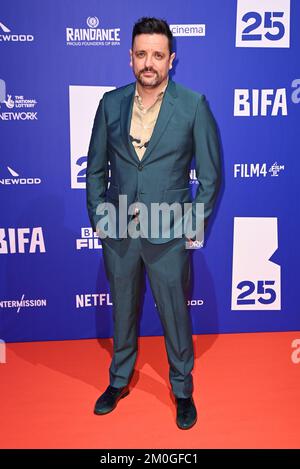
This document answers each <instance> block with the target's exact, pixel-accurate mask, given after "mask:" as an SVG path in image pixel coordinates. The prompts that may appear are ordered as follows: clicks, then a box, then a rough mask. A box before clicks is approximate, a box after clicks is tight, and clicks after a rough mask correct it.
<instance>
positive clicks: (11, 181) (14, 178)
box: [0, 166, 41, 186]
mask: <svg viewBox="0 0 300 469" xmlns="http://www.w3.org/2000/svg"><path fill="white" fill-rule="evenodd" d="M7 170H8V172H9V173H10V175H11V177H6V178H0V186H11V185H13V186H24V185H30V186H32V185H35V184H41V179H40V178H37V177H22V176H21V177H20V175H19V173H17V172H16V171H14V170H13V169H12V168H10V167H9V166H7Z"/></svg>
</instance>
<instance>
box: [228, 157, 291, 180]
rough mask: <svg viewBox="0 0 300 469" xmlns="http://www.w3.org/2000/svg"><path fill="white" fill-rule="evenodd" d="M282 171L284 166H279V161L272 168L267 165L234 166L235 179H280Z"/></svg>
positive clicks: (237, 164) (239, 164)
mask: <svg viewBox="0 0 300 469" xmlns="http://www.w3.org/2000/svg"><path fill="white" fill-rule="evenodd" d="M282 170H284V165H280V164H278V163H277V161H275V162H274V163H273V164H272V165H271V166H269V165H268V164H267V163H236V164H234V165H233V175H234V177H235V178H258V177H266V176H270V177H278V176H279V174H280V171H282Z"/></svg>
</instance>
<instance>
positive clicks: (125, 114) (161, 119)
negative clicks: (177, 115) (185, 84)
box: [121, 79, 177, 163]
mask: <svg viewBox="0 0 300 469" xmlns="http://www.w3.org/2000/svg"><path fill="white" fill-rule="evenodd" d="M134 91H135V85H133V87H132V88H131V89H130V90H129V94H126V96H124V98H123V100H122V103H121V132H122V138H123V140H124V143H125V144H126V146H127V148H128V150H129V152H130V154H131V155H132V156H133V158H134V159H135V161H137V162H138V163H139V162H140V161H142V162H144V161H145V160H146V159H147V158H149V155H150V154H151V152H152V151H153V150H154V148H155V146H156V145H157V144H158V142H159V140H160V138H161V137H162V135H163V133H164V131H165V129H166V127H167V125H168V122H169V120H170V118H171V116H172V114H173V113H174V110H175V103H176V97H177V93H176V85H175V83H174V82H173V81H172V80H171V79H169V82H168V86H167V88H166V91H165V93H164V97H163V100H162V103H161V107H160V111H159V114H158V117H157V120H156V123H155V126H154V129H153V132H152V135H151V138H150V141H149V144H148V146H147V148H146V151H145V153H144V155H143V158H142V159H141V160H139V158H138V156H137V153H136V151H135V149H134V146H133V145H132V143H131V140H130V138H129V132H130V124H131V116H132V109H133V100H134Z"/></svg>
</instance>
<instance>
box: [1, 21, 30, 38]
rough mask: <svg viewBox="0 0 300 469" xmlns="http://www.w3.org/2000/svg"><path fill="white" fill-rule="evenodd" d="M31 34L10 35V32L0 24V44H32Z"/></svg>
mask: <svg viewBox="0 0 300 469" xmlns="http://www.w3.org/2000/svg"><path fill="white" fill-rule="evenodd" d="M33 40H34V36H33V35H32V34H14V33H13V34H11V30H10V29H9V28H8V27H7V26H6V25H5V24H4V23H1V22H0V41H1V42H32V41H33Z"/></svg>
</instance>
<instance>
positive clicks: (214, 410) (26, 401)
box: [0, 332, 300, 448]
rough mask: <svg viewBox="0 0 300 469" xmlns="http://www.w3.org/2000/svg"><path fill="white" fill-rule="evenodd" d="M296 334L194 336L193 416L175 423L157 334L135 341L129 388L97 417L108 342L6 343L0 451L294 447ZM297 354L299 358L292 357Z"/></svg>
mask: <svg viewBox="0 0 300 469" xmlns="http://www.w3.org/2000/svg"><path fill="white" fill-rule="evenodd" d="M294 339H300V332H283V333H282V332H281V333H258V334H223V335H202V336H194V344H195V355H196V361H195V368H194V372H193V376H194V384H195V391H194V400H195V404H196V406H197V410H198V421H197V423H196V425H195V426H194V427H193V428H192V429H190V430H180V429H178V428H177V426H176V423H175V416H176V409H175V405H174V400H173V398H172V397H171V393H170V386H169V381H168V363H167V357H166V353H165V348H164V341H163V338H161V337H143V338H140V339H139V355H138V360H137V363H136V371H135V373H134V376H133V379H132V381H131V386H130V389H131V391H130V394H129V395H128V396H127V397H126V398H124V399H122V400H121V401H119V403H118V406H117V408H116V409H115V410H114V411H113V412H112V413H110V414H107V415H104V416H96V415H94V414H93V407H94V403H95V401H96V399H97V398H98V397H99V395H100V394H101V393H102V392H103V391H104V390H105V388H106V386H107V385H108V367H109V364H110V360H111V352H112V341H111V340H109V339H106V340H103V339H101V340H100V339H98V340H97V339H91V340H77V341H65V342H63V341H53V342H33V343H28V342H27V343H11V344H7V357H6V363H4V364H0V376H1V400H0V414H1V438H0V446H1V448H299V447H300V431H299V422H300V363H299V364H297V363H293V361H292V359H291V355H292V352H293V348H292V341H293V340H294ZM299 355H300V354H299Z"/></svg>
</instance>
